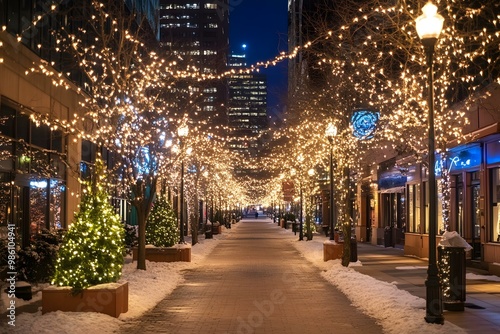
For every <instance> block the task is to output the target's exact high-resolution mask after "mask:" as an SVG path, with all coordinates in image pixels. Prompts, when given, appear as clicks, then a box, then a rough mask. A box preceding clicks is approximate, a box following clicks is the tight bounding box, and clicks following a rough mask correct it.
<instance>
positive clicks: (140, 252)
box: [136, 207, 146, 270]
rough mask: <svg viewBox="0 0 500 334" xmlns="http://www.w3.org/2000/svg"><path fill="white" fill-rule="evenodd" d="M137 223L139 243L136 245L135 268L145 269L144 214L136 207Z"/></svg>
mask: <svg viewBox="0 0 500 334" xmlns="http://www.w3.org/2000/svg"><path fill="white" fill-rule="evenodd" d="M136 209H137V222H138V224H139V244H138V246H137V269H140V270H146V214H145V212H143V210H140V209H139V208H137V207H136Z"/></svg>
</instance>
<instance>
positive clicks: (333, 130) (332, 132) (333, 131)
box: [325, 123, 337, 240]
mask: <svg viewBox="0 0 500 334" xmlns="http://www.w3.org/2000/svg"><path fill="white" fill-rule="evenodd" d="M325 132H326V137H327V138H328V141H329V142H330V221H329V224H328V225H329V226H328V228H329V230H330V231H329V232H330V233H329V234H330V240H333V239H334V231H333V229H334V228H335V225H334V223H333V222H334V220H335V217H334V216H335V209H334V204H335V201H334V198H333V138H334V137H335V136H336V135H337V127H336V126H335V125H334V124H333V123H330V124H328V127H327V128H326V131H325Z"/></svg>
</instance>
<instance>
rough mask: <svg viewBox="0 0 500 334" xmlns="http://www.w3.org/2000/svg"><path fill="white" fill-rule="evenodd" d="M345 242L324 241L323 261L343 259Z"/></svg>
mask: <svg viewBox="0 0 500 334" xmlns="http://www.w3.org/2000/svg"><path fill="white" fill-rule="evenodd" d="M343 248H344V244H343V243H336V242H331V241H329V240H328V241H325V242H324V243H323V261H329V260H336V259H341V258H342V255H343V254H344V250H343Z"/></svg>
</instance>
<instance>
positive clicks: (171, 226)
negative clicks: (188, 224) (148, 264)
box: [146, 197, 179, 247]
mask: <svg viewBox="0 0 500 334" xmlns="http://www.w3.org/2000/svg"><path fill="white" fill-rule="evenodd" d="M177 242H179V229H178V227H177V218H176V217H175V213H174V211H173V210H172V207H171V205H170V203H169V202H168V201H167V200H166V199H165V198H164V197H159V198H158V199H157V200H156V202H155V204H154V206H153V209H152V211H151V213H150V214H149V217H148V222H147V225H146V243H148V244H152V245H154V246H156V247H171V246H173V245H174V244H176V243H177Z"/></svg>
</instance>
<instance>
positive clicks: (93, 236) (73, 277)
mask: <svg viewBox="0 0 500 334" xmlns="http://www.w3.org/2000/svg"><path fill="white" fill-rule="evenodd" d="M95 167H96V170H95V171H94V175H93V178H92V180H91V181H89V182H85V183H84V185H85V195H84V196H83V199H82V202H81V204H80V211H79V212H78V213H77V214H76V215H75V219H74V221H73V223H72V224H71V226H70V227H69V229H68V232H67V233H66V234H65V235H64V237H63V241H62V244H61V245H60V248H59V251H58V257H57V262H56V266H55V274H54V277H53V279H52V284H56V285H58V286H70V287H72V289H73V291H74V292H80V291H81V290H82V289H85V288H87V287H89V286H92V285H96V284H102V283H110V282H116V281H117V280H118V279H119V278H120V276H121V271H122V266H123V254H124V250H125V247H124V238H125V236H124V230H123V226H122V224H121V219H120V216H118V215H117V214H115V213H114V208H113V207H112V206H111V204H110V198H109V195H108V193H107V191H106V187H107V181H106V175H105V172H104V165H103V162H102V161H101V160H98V161H97V162H96V165H95Z"/></svg>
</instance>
